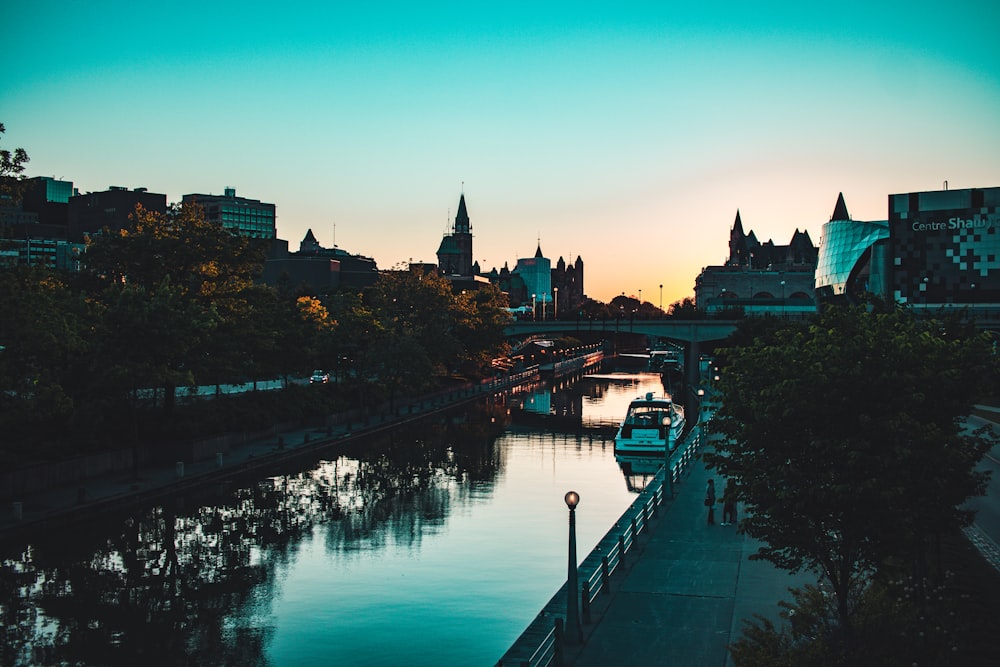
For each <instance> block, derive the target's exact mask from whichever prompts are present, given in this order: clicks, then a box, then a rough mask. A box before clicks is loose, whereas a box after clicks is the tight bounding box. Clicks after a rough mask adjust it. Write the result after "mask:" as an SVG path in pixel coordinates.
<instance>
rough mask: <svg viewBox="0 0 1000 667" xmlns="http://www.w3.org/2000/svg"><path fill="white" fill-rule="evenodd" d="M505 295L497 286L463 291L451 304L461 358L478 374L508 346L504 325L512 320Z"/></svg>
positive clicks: (506, 350)
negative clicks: (460, 345)
mask: <svg viewBox="0 0 1000 667" xmlns="http://www.w3.org/2000/svg"><path fill="white" fill-rule="evenodd" d="M507 303H508V302H507V296H506V295H505V294H504V293H503V292H501V291H500V288H498V287H497V286H496V285H492V284H490V285H485V286H483V287H481V288H480V289H477V290H467V291H463V292H462V293H461V294H459V295H457V296H456V298H455V300H454V305H453V306H452V312H453V314H454V316H455V335H456V337H457V338H458V339H459V341H460V342H461V344H462V349H463V352H462V355H461V356H462V361H464V362H465V363H466V364H467V365H468V367H469V370H470V371H472V372H474V373H480V372H482V371H483V370H484V369H486V368H488V367H489V365H490V362H491V361H492V360H493V359H495V358H497V357H499V356H503V355H506V354H507V352H508V351H509V349H510V346H509V345H508V344H507V341H506V338H505V336H504V327H506V326H507V324H508V323H509V322H510V321H511V316H510V313H509V312H508V311H507Z"/></svg>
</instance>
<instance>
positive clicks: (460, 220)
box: [455, 192, 472, 234]
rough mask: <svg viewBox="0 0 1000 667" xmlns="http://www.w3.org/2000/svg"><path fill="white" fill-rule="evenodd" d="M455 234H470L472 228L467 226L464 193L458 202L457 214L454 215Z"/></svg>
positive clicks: (467, 219)
mask: <svg viewBox="0 0 1000 667" xmlns="http://www.w3.org/2000/svg"><path fill="white" fill-rule="evenodd" d="M455 233H456V234H470V233H472V226H471V225H470V224H469V212H468V211H467V210H466V209H465V193H464V192H463V193H462V197H461V198H460V199H459V200H458V213H457V214H455Z"/></svg>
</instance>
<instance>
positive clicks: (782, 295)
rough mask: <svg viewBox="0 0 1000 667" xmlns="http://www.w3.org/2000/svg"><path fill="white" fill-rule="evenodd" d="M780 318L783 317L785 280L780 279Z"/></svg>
mask: <svg viewBox="0 0 1000 667" xmlns="http://www.w3.org/2000/svg"><path fill="white" fill-rule="evenodd" d="M781 319H785V281H784V280H782V281H781Z"/></svg>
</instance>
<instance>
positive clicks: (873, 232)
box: [816, 220, 889, 300]
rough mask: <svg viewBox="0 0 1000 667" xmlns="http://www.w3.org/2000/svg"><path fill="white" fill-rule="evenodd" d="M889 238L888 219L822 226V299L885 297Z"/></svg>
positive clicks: (818, 280) (818, 287) (819, 290)
mask: <svg viewBox="0 0 1000 667" xmlns="http://www.w3.org/2000/svg"><path fill="white" fill-rule="evenodd" d="M888 238H889V222H888V221H887V220H877V221H872V222H865V221H861V220H831V221H830V222H828V223H826V224H825V225H823V232H822V235H821V237H820V242H819V259H818V261H817V263H816V291H817V293H818V294H819V295H820V297H821V298H824V299H831V298H834V297H837V298H843V299H846V300H855V299H856V298H858V297H860V296H862V295H863V294H865V293H869V294H877V295H879V296H883V297H884V296H885V295H886V285H885V277H886V276H885V268H884V267H885V252H886V245H887V241H888Z"/></svg>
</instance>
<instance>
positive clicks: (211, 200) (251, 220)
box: [181, 188, 277, 240]
mask: <svg viewBox="0 0 1000 667" xmlns="http://www.w3.org/2000/svg"><path fill="white" fill-rule="evenodd" d="M181 202H182V203H184V204H187V203H190V202H196V203H198V204H201V206H202V208H204V209H205V219H206V220H210V221H212V222H218V223H220V224H221V225H222V226H223V227H225V228H226V229H232V230H233V231H236V232H238V233H239V234H242V235H243V236H248V237H250V238H253V239H267V240H274V239H275V238H277V227H276V223H275V207H274V204H268V203H265V202H262V201H260V200H258V199H247V198H246V197H237V196H236V188H226V189H225V190H224V194H222V195H203V194H190V195H184V196H183V197H182V198H181Z"/></svg>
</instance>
